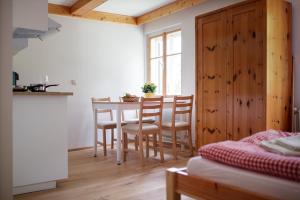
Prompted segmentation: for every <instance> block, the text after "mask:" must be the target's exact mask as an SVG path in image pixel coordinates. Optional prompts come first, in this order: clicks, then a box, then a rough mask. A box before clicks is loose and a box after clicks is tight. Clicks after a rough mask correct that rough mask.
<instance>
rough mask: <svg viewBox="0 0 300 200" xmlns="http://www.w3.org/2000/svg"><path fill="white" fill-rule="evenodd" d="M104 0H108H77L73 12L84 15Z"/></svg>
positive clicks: (104, 0) (72, 8)
mask: <svg viewBox="0 0 300 200" xmlns="http://www.w3.org/2000/svg"><path fill="white" fill-rule="evenodd" d="M104 2H106V0H77V1H76V3H74V5H72V7H71V14H72V15H77V16H83V15H85V14H87V13H88V12H90V11H92V10H93V9H94V8H96V7H98V6H100V5H101V4H103V3H104Z"/></svg>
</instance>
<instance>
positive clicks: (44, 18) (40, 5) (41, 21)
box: [13, 0, 48, 31]
mask: <svg viewBox="0 0 300 200" xmlns="http://www.w3.org/2000/svg"><path fill="white" fill-rule="evenodd" d="M13 27H14V28H22V29H30V30H39V31H47V30H48V0H13Z"/></svg>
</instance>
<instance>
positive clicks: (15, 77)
mask: <svg viewBox="0 0 300 200" xmlns="http://www.w3.org/2000/svg"><path fill="white" fill-rule="evenodd" d="M18 80H19V74H18V73H17V72H12V86H13V88H15V87H16V86H17V81H18Z"/></svg>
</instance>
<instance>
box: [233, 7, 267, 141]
mask: <svg viewBox="0 0 300 200" xmlns="http://www.w3.org/2000/svg"><path fill="white" fill-rule="evenodd" d="M228 19H229V21H230V22H231V23H229V29H228V31H229V33H230V35H231V36H232V42H231V45H230V52H231V53H230V59H229V60H230V61H231V62H230V63H231V65H232V72H233V77H232V81H233V138H234V139H235V140H238V139H241V138H244V137H247V136H249V135H251V134H253V133H256V132H258V131H261V130H264V129H265V78H266V75H265V73H266V72H265V62H264V60H265V56H264V55H265V42H264V34H265V31H264V30H263V28H262V27H263V23H264V20H263V12H262V4H261V3H260V2H254V3H250V4H247V5H243V6H240V7H236V8H233V9H230V10H229V11H228Z"/></svg>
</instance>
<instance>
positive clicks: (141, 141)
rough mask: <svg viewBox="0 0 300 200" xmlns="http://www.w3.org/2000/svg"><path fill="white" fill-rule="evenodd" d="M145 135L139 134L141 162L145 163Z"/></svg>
mask: <svg viewBox="0 0 300 200" xmlns="http://www.w3.org/2000/svg"><path fill="white" fill-rule="evenodd" d="M143 149H144V148H143V136H142V135H141V134H139V152H140V160H141V164H142V165H144V150H143Z"/></svg>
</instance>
